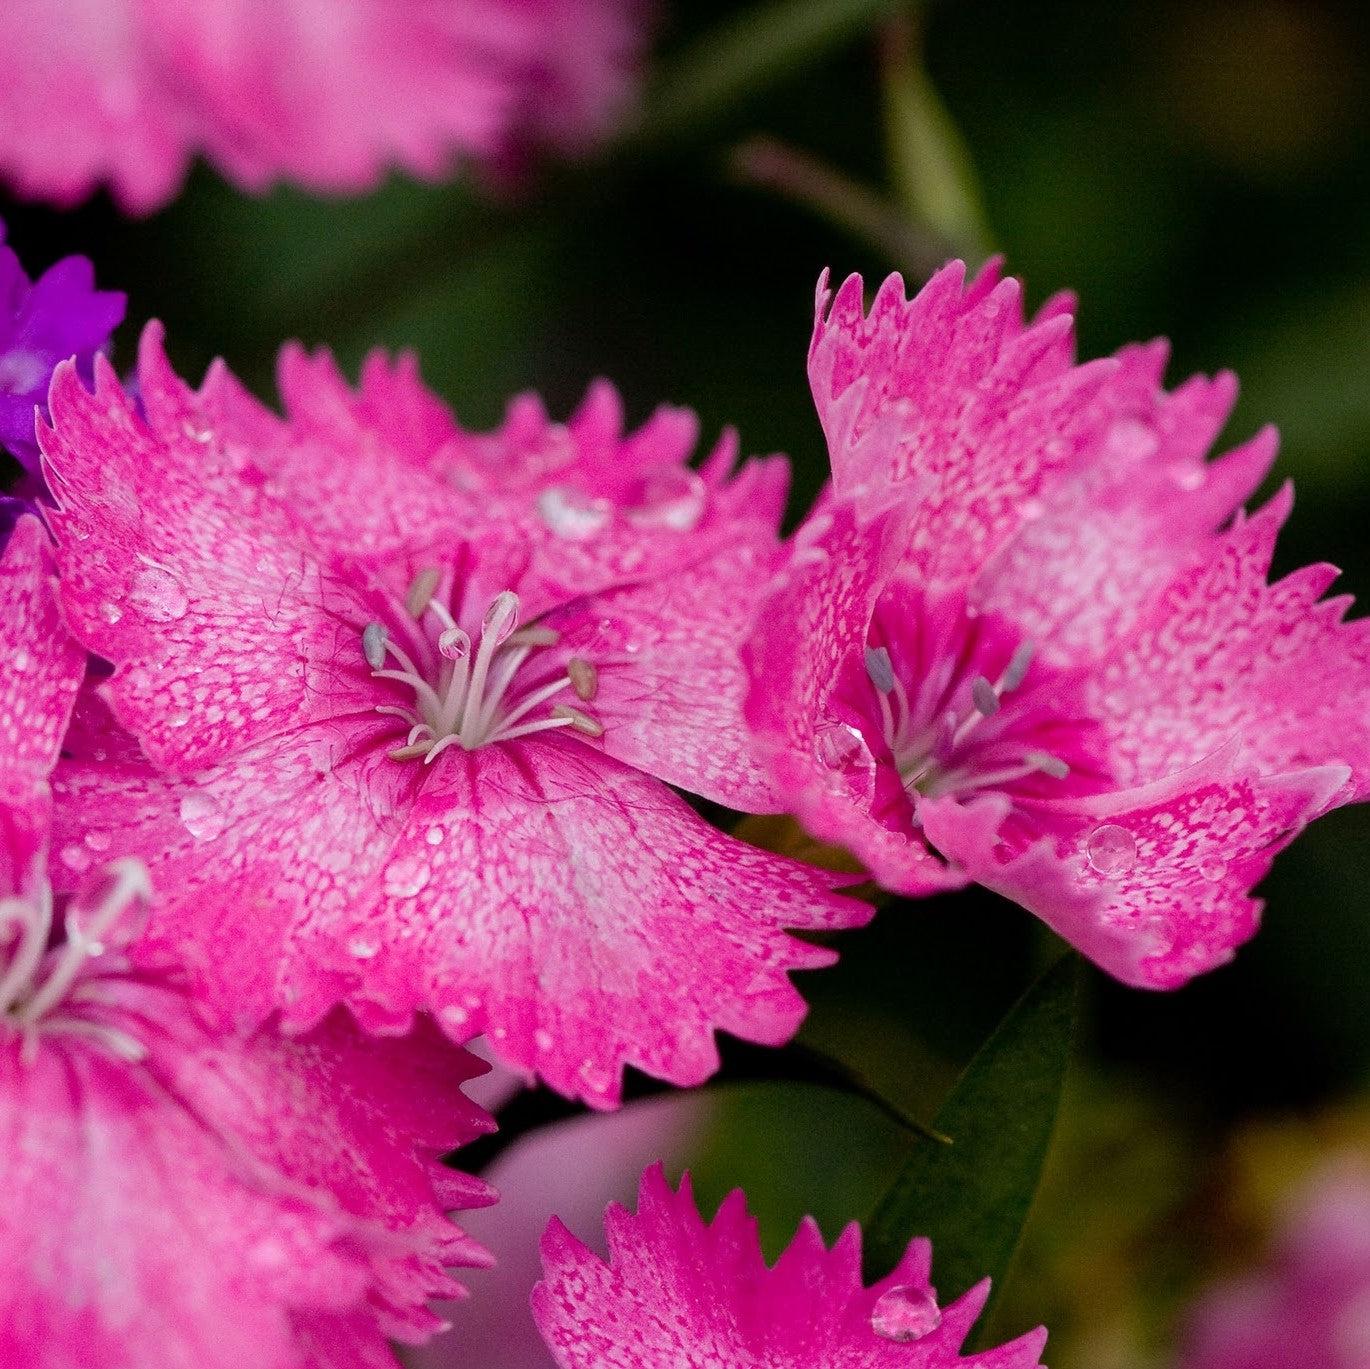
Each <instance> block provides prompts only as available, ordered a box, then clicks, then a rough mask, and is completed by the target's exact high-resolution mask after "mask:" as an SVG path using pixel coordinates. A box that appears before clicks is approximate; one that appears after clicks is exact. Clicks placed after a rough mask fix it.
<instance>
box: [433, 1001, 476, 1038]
mask: <svg viewBox="0 0 1370 1369" xmlns="http://www.w3.org/2000/svg"><path fill="white" fill-rule="evenodd" d="M438 1020H439V1021H440V1022H441V1023H442V1025H443V1026H444V1027H446V1028H447V1030H448V1031H449V1032H459V1031H461V1030H463V1028H465V1026H466V1024H467V1023H468V1022H469V1021H470V1020H471V1014H470V1013H469V1012H467V1011H466V1009H465V1008H459V1007H457V1005H456V1004H455V1003H449V1004H448V1005H447V1007H445V1008H440V1009H439V1010H438Z"/></svg>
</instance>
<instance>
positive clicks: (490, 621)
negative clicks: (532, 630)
mask: <svg viewBox="0 0 1370 1369" xmlns="http://www.w3.org/2000/svg"><path fill="white" fill-rule="evenodd" d="M518 625H519V597H518V595H517V594H515V593H514V592H513V590H510V589H502V590H500V592H499V593H498V594H497V595H495V597H494V598H493V599H492V600H491V601H490V607H489V608H487V609H486V610H485V622H484V625H483V626H482V629H481V631H482V635H485V634H488V633H490V632H493V633H494V634H495V645H496V646H499V645H500V644H501V643H502V642H503V641H504V640H505V638H507V637H508V636H509V634H510V633H511V632H512V631H513V630H514V629H515V628H516V627H517V626H518ZM443 635H444V636H446V634H445V633H444V634H443Z"/></svg>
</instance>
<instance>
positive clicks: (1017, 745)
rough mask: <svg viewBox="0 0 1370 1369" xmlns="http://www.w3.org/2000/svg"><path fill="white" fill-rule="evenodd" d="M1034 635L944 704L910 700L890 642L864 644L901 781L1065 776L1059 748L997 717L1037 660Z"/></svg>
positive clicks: (949, 784) (949, 790)
mask: <svg viewBox="0 0 1370 1369" xmlns="http://www.w3.org/2000/svg"><path fill="white" fill-rule="evenodd" d="M1032 657H1033V647H1032V643H1031V642H1024V643H1022V644H1021V645H1020V646H1019V647H1018V649H1017V650H1016V651H1015V652H1014V653H1013V656H1012V657H1011V658H1010V660H1009V662H1008V664H1007V665H1006V666H1005V667H1004V669H1003V671H1002V672H1001V673H1000V675H999V677H998V678H997V679H996V680H994V681H993V682H991V681H990V680H989V679H988V678H987V677H986V676H984V675H976V676H974V677H973V678H972V679H971V680H970V682H969V684H968V685H963V686H962V687H961V688H959V689H956V690H953V691H952V692H951V693H950V695H949V696H948V697H946V698H945V699H943V700H940V701H938V704H939V706H935V707H932V708H926V707H925V708H923V709H921V710H920V709H919V708H917V707H915V706H914V705H912V704H911V703H910V701H909V696H908V691H907V690H906V689H905V688H904V684H903V681H902V680H900V679H899V678H898V677H897V676H896V674H895V671H894V666H893V663H892V662H891V660H890V653H889V650H888V648H886V647H883V646H877V647H867V648H866V673H867V675H869V676H870V681H871V683H872V684H873V685H874V686H875V691H876V696H877V698H878V700H879V703H880V718H881V722H882V725H883V731H884V737H885V742H886V744H887V745H888V746H889V749H890V752H891V754H892V755H893V756H894V763H895V765H896V766H897V767H898V770H899V778H900V779H901V780H902V781H903V785H904V788H905V789H906V790H908V791H910V792H916V793H919V794H922V795H923V796H924V797H926V798H940V797H941V796H942V795H945V794H954V793H956V794H964V793H967V792H969V791H972V790H977V789H1001V788H1003V787H1004V786H1005V785H1007V784H1012V783H1014V782H1015V781H1017V780H1022V779H1026V778H1028V777H1029V776H1032V775H1038V774H1042V775H1049V776H1051V777H1052V778H1053V779H1059V780H1063V779H1065V778H1066V776H1067V775H1069V774H1070V766H1069V765H1067V764H1066V762H1065V761H1063V760H1062V759H1061V758H1060V757H1059V756H1056V755H1053V754H1052V753H1051V752H1049V751H1043V750H1041V749H1039V748H1037V747H1033V746H1030V745H1028V744H1027V743H1026V741H1025V740H1024V739H1022V738H1016V737H1015V736H1014V735H1013V732H1012V730H1011V729H1010V728H1007V727H1005V726H1004V725H1003V724H1002V721H996V722H994V723H991V722H990V720H991V719H997V718H998V715H999V713H1000V710H1001V708H1002V707H1003V701H1004V698H1005V696H1006V695H1009V694H1012V693H1013V692H1014V691H1015V690H1016V689H1018V687H1019V686H1020V685H1021V684H1022V683H1023V680H1024V679H1025V678H1026V676H1027V673H1028V669H1029V667H1030V666H1031V664H1032Z"/></svg>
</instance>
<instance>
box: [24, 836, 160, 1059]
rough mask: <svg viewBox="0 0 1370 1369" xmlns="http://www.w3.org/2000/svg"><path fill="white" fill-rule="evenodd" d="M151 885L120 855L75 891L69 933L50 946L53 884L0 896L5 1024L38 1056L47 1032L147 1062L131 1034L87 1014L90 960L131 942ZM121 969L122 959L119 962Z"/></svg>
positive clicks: (138, 866)
mask: <svg viewBox="0 0 1370 1369" xmlns="http://www.w3.org/2000/svg"><path fill="white" fill-rule="evenodd" d="M150 897H151V886H150V884H149V881H148V874H147V869H146V867H145V866H144V865H143V863H142V862H141V861H137V860H128V859H123V860H116V861H114V862H113V863H112V864H111V865H110V866H109V867H108V868H107V869H106V870H105V872H104V875H103V876H102V877H101V878H100V879H98V880H96V881H95V882H94V883H93V884H91V885H88V886H87V887H86V888H85V889H83V890H82V891H81V892H80V893H79V894H77V895H76V896H75V897H74V898H73V899H72V901H71V903H70V904H69V905H68V907H67V910H66V915H65V917H64V918H63V933H64V935H63V937H62V940H61V941H59V942H58V943H57V944H56V945H55V946H49V944H48V943H49V941H50V940H51V938H52V931H53V921H54V917H53V899H52V886H51V885H49V884H48V883H47V882H46V881H44V882H43V884H42V887H41V890H40V892H39V893H38V894H37V895H36V896H35V897H34V898H31V899H30V898H17V897H11V898H5V899H0V963H4V961H3V957H4V956H5V955H6V954H7V955H8V963H7V964H5V966H4V972H3V974H0V1022H3V1024H4V1025H5V1026H7V1027H8V1028H9V1029H10V1030H11V1031H14V1032H17V1033H18V1034H19V1035H20V1036H21V1037H22V1038H23V1054H24V1058H25V1059H32V1057H33V1053H34V1052H35V1051H36V1050H37V1046H38V1040H39V1037H40V1036H41V1035H44V1034H47V1035H53V1034H57V1033H63V1034H66V1035H68V1036H82V1037H88V1038H90V1039H92V1040H95V1041H98V1042H99V1043H100V1044H102V1045H103V1046H104V1047H105V1048H106V1049H108V1050H110V1051H111V1052H113V1053H114V1054H115V1055H118V1056H120V1057H122V1058H123V1059H125V1060H134V1061H136V1060H141V1059H142V1058H143V1056H144V1054H145V1051H144V1048H143V1046H142V1044H141V1043H140V1042H139V1041H137V1040H135V1039H134V1038H133V1037H132V1036H130V1035H129V1034H128V1033H127V1032H126V1031H124V1030H122V1029H121V1028H119V1027H115V1026H112V1025H110V1024H109V1023H106V1022H101V1021H98V1020H95V1019H94V1018H92V1017H90V1016H87V1015H85V1014H84V1013H83V1012H82V1010H81V1008H82V1002H83V1000H84V999H86V998H88V997H90V996H91V994H90V990H91V989H92V983H93V980H94V976H93V975H92V973H91V968H90V967H91V965H92V962H94V961H96V960H98V959H99V958H100V957H101V956H104V955H106V954H107V953H109V952H111V951H114V952H118V951H121V950H122V949H124V948H125V947H127V946H129V945H130V944H132V943H133V942H134V941H136V940H137V939H138V937H139V936H140V935H141V933H142V930H143V926H144V924H145V922H146V919H147V910H148V903H149V899H150ZM115 968H116V969H118V970H122V969H124V968H125V964H124V962H123V960H122V958H119V959H117V960H116V962H115Z"/></svg>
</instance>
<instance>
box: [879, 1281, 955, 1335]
mask: <svg viewBox="0 0 1370 1369" xmlns="http://www.w3.org/2000/svg"><path fill="white" fill-rule="evenodd" d="M941 1324H942V1313H941V1310H940V1309H939V1308H938V1306H937V1299H936V1298H934V1297H933V1296H932V1293H931V1291H930V1290H928V1289H923V1288H915V1287H913V1286H912V1285H909V1286H901V1287H898V1288H891V1289H890V1290H889V1291H888V1292H887V1293H883V1294H882V1295H881V1296H880V1297H879V1298H878V1299H877V1300H876V1303H875V1306H874V1307H873V1308H871V1330H872V1331H874V1332H875V1334H876V1335H877V1336H879V1337H880V1338H881V1339H882V1340H892V1341H897V1342H898V1343H899V1344H901V1345H906V1344H908V1343H909V1342H910V1341H915V1340H922V1338H923V1337H924V1336H926V1335H927V1334H928V1333H929V1332H930V1331H935V1330H937V1328H938V1327H939V1326H941Z"/></svg>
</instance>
